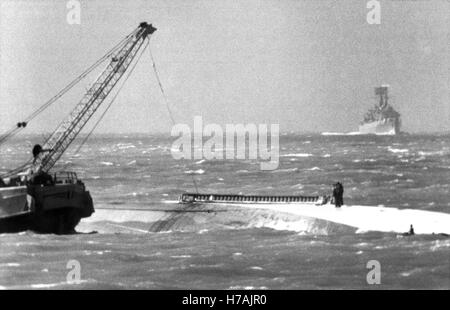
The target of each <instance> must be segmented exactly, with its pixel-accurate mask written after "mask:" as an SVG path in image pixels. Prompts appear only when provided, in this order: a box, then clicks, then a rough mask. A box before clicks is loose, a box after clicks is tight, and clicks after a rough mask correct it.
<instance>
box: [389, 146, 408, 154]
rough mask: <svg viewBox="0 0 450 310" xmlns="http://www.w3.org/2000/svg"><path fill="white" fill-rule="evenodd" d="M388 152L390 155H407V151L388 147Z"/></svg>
mask: <svg viewBox="0 0 450 310" xmlns="http://www.w3.org/2000/svg"><path fill="white" fill-rule="evenodd" d="M388 151H389V152H392V153H408V152H409V150H408V149H395V148H392V147H390V146H389V147H388Z"/></svg>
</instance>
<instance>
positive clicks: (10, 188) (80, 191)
mask: <svg viewBox="0 0 450 310" xmlns="http://www.w3.org/2000/svg"><path fill="white" fill-rule="evenodd" d="M155 31H156V28H155V27H153V26H152V25H151V24H148V23H146V22H143V23H140V24H139V26H138V27H137V28H136V29H135V30H134V31H133V32H131V33H130V34H129V35H128V36H126V37H125V38H124V39H123V40H122V41H121V42H119V44H117V45H116V46H115V47H114V48H113V49H111V50H110V51H108V52H107V53H106V54H105V55H104V56H103V57H102V58H100V60H98V61H97V62H96V63H94V64H93V65H92V66H91V67H89V68H88V69H87V70H86V71H84V72H83V73H82V74H81V75H80V76H78V77H77V78H75V80H74V81H72V82H71V83H69V84H68V85H67V86H66V87H64V88H63V89H62V90H61V91H60V92H59V93H58V94H56V95H55V96H54V97H52V98H51V99H50V100H49V101H47V102H46V103H45V104H44V105H42V106H41V107H40V108H39V109H37V110H36V111H35V112H33V114H31V115H30V116H29V117H27V118H26V119H25V121H21V122H19V123H17V126H16V127H13V128H12V129H11V130H10V131H9V132H8V133H7V134H5V135H3V136H1V137H0V144H1V142H3V141H5V140H6V139H8V138H9V137H11V136H12V135H13V134H15V133H16V132H18V131H19V130H21V129H23V128H25V127H26V126H27V123H28V122H29V121H30V120H33V119H34V118H35V117H36V116H37V115H39V114H40V113H41V112H42V111H44V110H45V109H47V108H48V107H49V106H50V105H51V104H53V103H54V102H56V101H57V100H58V99H59V98H60V97H61V96H62V95H64V94H65V93H67V91H68V90H70V89H71V88H72V87H73V86H74V85H76V84H77V83H79V82H80V81H81V80H82V79H83V78H84V77H86V76H87V74H89V73H90V72H92V71H93V70H94V69H95V68H98V67H99V66H100V65H101V64H104V62H107V65H106V68H105V69H104V70H103V71H102V72H101V73H100V75H99V76H98V77H97V78H96V80H95V81H94V83H92V84H91V86H90V87H89V88H88V90H87V91H86V93H85V94H84V96H83V97H82V99H81V100H80V102H79V103H78V104H77V105H76V106H75V108H74V109H73V110H72V111H71V112H70V114H69V115H68V117H67V118H66V119H64V120H63V121H62V122H61V123H60V124H59V125H58V126H57V128H56V129H55V131H54V132H53V133H52V134H51V135H50V137H49V138H48V139H46V141H45V143H44V144H43V146H41V145H39V144H37V145H35V146H34V148H33V156H34V158H33V160H30V161H28V162H27V163H25V164H24V165H22V166H21V167H18V168H16V169H14V170H11V171H9V172H8V173H7V174H4V175H1V176H0V233H1V232H15V231H21V230H26V229H32V230H35V231H39V232H44V233H47V232H50V233H73V232H74V231H75V227H76V225H77V224H78V223H79V221H80V220H81V219H82V218H85V217H89V216H91V214H92V213H93V212H94V206H93V200H92V197H91V195H90V193H89V191H88V190H86V187H85V185H84V183H83V182H82V181H81V180H79V179H78V178H77V176H76V174H75V173H74V172H62V173H63V176H60V175H59V174H60V173H61V171H60V172H58V173H55V175H54V177H52V176H50V174H49V171H50V170H51V169H52V168H53V167H54V165H55V164H56V163H57V161H58V160H59V159H60V158H61V156H62V155H63V154H64V152H65V151H66V150H67V148H68V147H69V146H70V145H71V143H72V142H73V141H74V140H75V138H76V137H77V136H78V134H79V133H80V132H81V130H82V129H83V128H84V127H85V125H86V124H87V123H88V121H89V120H90V119H91V118H92V116H93V115H94V114H95V112H96V111H97V110H98V109H99V108H100V106H101V105H102V103H103V102H104V101H105V99H106V98H107V97H108V95H109V94H110V93H111V91H112V90H113V88H114V87H115V86H116V85H117V83H118V82H119V81H120V80H121V78H122V77H123V76H124V75H125V73H127V76H126V78H125V79H124V81H126V79H127V78H128V77H129V75H130V74H131V72H132V71H133V69H134V67H135V65H136V63H137V62H138V61H139V57H140V55H142V53H143V52H144V50H145V48H146V47H147V44H148V41H146V39H147V38H148V37H149V36H150V35H151V34H153V33H154V32H155ZM140 51H141V52H140ZM138 54H139V57H136V56H137V55H138ZM135 59H136V61H134V60H135ZM130 67H131V68H130ZM123 84H124V83H122V86H123ZM114 98H115V97H114ZM114 98H113V99H112V100H111V102H110V103H109V105H108V107H107V109H108V108H109V106H110V105H111V103H112V102H113V101H114ZM100 120H101V118H100ZM94 128H95V127H94ZM5 176H6V177H8V178H5Z"/></svg>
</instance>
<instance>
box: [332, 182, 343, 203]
mask: <svg viewBox="0 0 450 310" xmlns="http://www.w3.org/2000/svg"><path fill="white" fill-rule="evenodd" d="M333 200H334V205H335V206H336V208H340V207H341V206H342V205H343V204H344V186H343V185H342V184H341V183H340V182H337V183H336V184H334V186H333Z"/></svg>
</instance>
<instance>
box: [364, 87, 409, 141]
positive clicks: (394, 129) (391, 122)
mask: <svg viewBox="0 0 450 310" xmlns="http://www.w3.org/2000/svg"><path fill="white" fill-rule="evenodd" d="M388 89H389V86H387V85H382V86H380V87H376V88H375V95H376V96H378V99H379V101H378V103H377V104H376V105H375V106H374V107H373V108H372V109H370V110H369V111H368V112H367V113H366V115H364V120H363V121H362V122H361V123H360V125H359V132H360V133H363V134H377V135H396V134H399V133H400V125H401V122H400V113H398V112H397V111H395V110H394V108H393V107H392V106H391V105H390V104H389V103H388V100H389V96H388Z"/></svg>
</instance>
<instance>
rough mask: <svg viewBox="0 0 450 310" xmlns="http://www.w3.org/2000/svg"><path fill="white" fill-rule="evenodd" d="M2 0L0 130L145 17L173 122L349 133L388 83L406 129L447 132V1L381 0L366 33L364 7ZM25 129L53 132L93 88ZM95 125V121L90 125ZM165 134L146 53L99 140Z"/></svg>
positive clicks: (300, 2)
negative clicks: (72, 8) (72, 9)
mask: <svg viewBox="0 0 450 310" xmlns="http://www.w3.org/2000/svg"><path fill="white" fill-rule="evenodd" d="M80 2H81V24H80V25H69V24H68V23H67V20H66V15H67V13H68V9H67V8H66V3H67V1H65V0H35V1H18V0H14V1H8V0H0V3H1V6H0V54H1V57H0V132H3V131H4V130H6V129H8V128H10V126H12V125H13V124H15V123H16V122H18V121H20V120H21V119H23V118H25V117H26V116H27V115H28V114H30V113H31V112H32V111H34V110H35V109H36V108H38V107H39V106H40V105H42V104H43V103H44V102H45V101H46V100H48V99H49V98H50V97H52V96H53V95H54V94H56V93H57V92H58V91H59V90H60V89H61V88H62V87H63V86H65V85H66V84H67V83H68V82H70V81H71V80H72V79H73V78H74V77H75V76H76V75H78V74H79V73H81V72H82V71H83V70H84V69H85V68H87V67H88V66H89V65H90V64H92V63H93V62H94V61H96V60H97V59H98V58H100V57H101V56H102V55H103V54H104V53H105V52H106V50H108V49H109V48H111V47H112V46H114V45H115V44H116V43H118V42H119V41H120V40H121V39H123V38H124V37H125V36H126V35H127V34H128V33H130V32H131V31H132V30H133V29H134V28H135V27H136V26H137V25H138V24H139V23H140V22H141V21H148V22H151V23H153V24H154V26H155V27H157V28H158V30H157V31H156V32H155V34H154V35H153V37H152V40H151V41H152V42H151V49H152V52H153V54H154V57H155V60H156V64H157V66H158V68H159V72H160V77H161V81H162V84H163V86H164V87H165V90H166V94H167V96H168V99H169V103H170V105H171V108H172V110H173V112H174V117H175V120H176V121H177V122H178V123H187V124H189V125H191V124H192V122H193V119H194V116H196V115H201V116H203V120H204V122H205V123H218V124H222V125H223V124H226V123H234V124H236V123H256V124H261V123H267V124H271V123H276V124H279V125H280V130H281V131H283V132H286V131H296V132H305V131H306V132H321V131H339V132H343V131H356V130H357V127H358V123H359V122H360V121H361V119H362V118H363V115H364V113H365V112H366V110H368V109H369V108H370V107H371V106H372V105H373V104H374V103H375V102H376V101H375V96H374V90H373V88H374V87H375V86H377V85H380V84H389V85H390V86H391V89H390V92H391V103H392V105H393V106H394V107H395V109H397V110H398V111H399V112H400V113H401V114H402V122H403V129H404V130H406V131H410V132H422V131H428V132H429V131H449V130H450V122H449V120H450V99H449V94H450V93H449V85H450V84H449V75H450V73H449V70H450V66H449V65H450V60H449V58H450V53H449V52H450V50H449V49H450V48H449V46H450V36H449V29H450V22H449V20H450V17H449V16H450V1H447V0H430V1H425V0H423V1H420V0H416V1H412V0H410V1H407V0H403V1H399V0H381V1H380V2H381V24H380V25H369V24H368V23H367V21H366V15H367V12H368V11H369V10H368V9H367V8H366V3H367V1H365V0H340V1H328V0H321V1H318V0H266V1H249V0H245V1H243V0H242V1H234V0H226V1H225V0H222V1H215V0H191V1H187V0H171V1H167V0H162V1H152V0H145V1H137V0H132V1H131V0H130V1H100V0H89V1H88V0H80ZM94 78H95V76H92V77H91V78H90V79H88V80H86V81H84V83H83V84H82V86H81V88H80V89H78V90H75V91H74V92H73V93H71V94H69V95H68V96H67V97H65V98H64V99H63V100H62V101H61V102H59V103H58V105H57V106H55V107H53V108H51V109H50V110H49V111H47V113H44V115H43V116H42V117H39V118H38V119H37V120H36V122H34V123H33V124H30V128H29V131H28V132H30V131H40V132H43V131H51V130H53V129H54V127H55V126H56V125H57V124H58V123H59V122H60V121H61V120H62V119H63V118H64V117H65V116H66V115H67V114H68V113H69V111H70V109H71V108H73V107H74V105H75V104H76V103H77V102H78V100H79V99H80V98H81V95H82V93H81V91H83V90H85V89H86V87H87V86H88V85H89V83H91V82H92V81H93V80H94ZM91 125H92V124H91ZM171 128H172V124H171V122H170V118H169V116H168V114H167V110H166V108H165V105H164V101H163V98H162V96H161V93H160V91H159V89H158V84H157V81H156V79H155V76H154V73H153V71H152V68H151V62H150V58H149V55H148V51H147V53H145V54H144V55H143V57H142V59H141V61H140V63H139V65H138V66H137V68H136V70H135V72H134V74H133V76H132V77H131V78H130V79H129V80H128V82H127V84H126V85H125V87H124V88H123V90H122V92H121V94H120V95H119V97H118V99H117V100H116V102H115V103H114V106H113V108H112V109H111V110H110V111H109V112H108V115H107V116H106V117H105V119H104V121H103V122H102V124H101V126H99V128H98V132H149V133H150V132H168V131H170V129H171Z"/></svg>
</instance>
